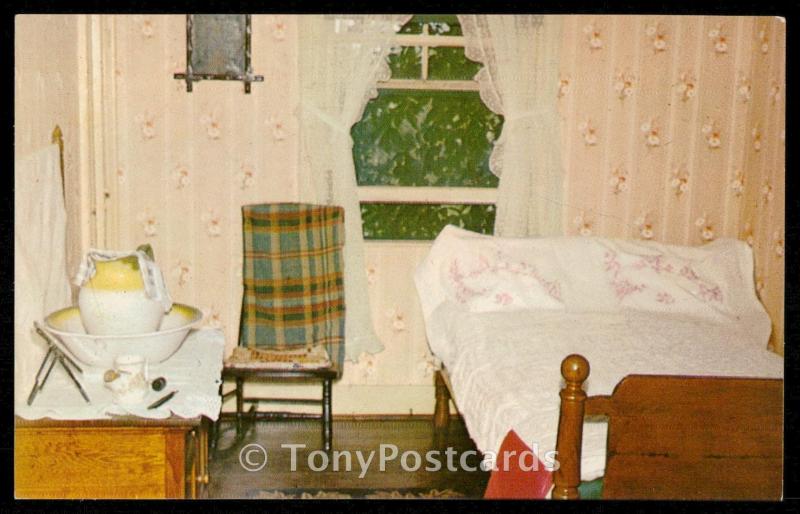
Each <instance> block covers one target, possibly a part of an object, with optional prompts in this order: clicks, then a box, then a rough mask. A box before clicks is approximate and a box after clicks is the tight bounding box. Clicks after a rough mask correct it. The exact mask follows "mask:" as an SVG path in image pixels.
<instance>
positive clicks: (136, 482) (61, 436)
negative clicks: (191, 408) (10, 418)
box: [14, 422, 206, 498]
mask: <svg viewBox="0 0 800 514" xmlns="http://www.w3.org/2000/svg"><path fill="white" fill-rule="evenodd" d="M96 425H97V424H96V423H95V424H94V425H93V424H92V423H91V422H87V423H86V425H81V424H80V422H69V426H57V425H55V426H36V425H35V424H32V423H31V424H30V426H19V425H18V426H17V427H16V429H15V445H14V456H15V464H14V486H15V493H16V496H17V498H184V497H187V496H188V497H195V496H196V494H197V487H196V485H197V484H198V482H201V484H202V479H201V480H198V479H197V476H198V475H200V476H201V477H202V476H203V474H204V473H205V469H206V467H205V463H204V462H203V457H204V452H201V451H199V450H200V448H199V445H200V443H201V441H202V440H204V439H205V438H204V437H201V435H200V434H198V431H199V430H201V426H199V425H198V426H153V425H152V424H151V425H147V426H119V425H117V426H113V425H111V426H102V424H101V426H96Z"/></svg>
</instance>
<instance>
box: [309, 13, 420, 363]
mask: <svg viewBox="0 0 800 514" xmlns="http://www.w3.org/2000/svg"><path fill="white" fill-rule="evenodd" d="M298 18H299V34H300V37H299V44H298V67H299V82H300V106H299V109H300V111H299V112H298V119H299V122H300V131H299V139H300V143H299V151H300V160H299V164H300V178H299V185H298V187H299V195H300V201H307V202H316V203H323V204H329V205H332V204H336V205H341V206H343V207H344V209H345V246H344V260H345V262H344V264H345V266H344V269H345V278H344V281H345V301H346V309H347V313H346V316H345V323H346V326H345V337H346V342H345V358H347V359H348V360H351V361H356V360H358V357H359V355H361V354H362V353H363V352H367V353H376V352H379V351H381V350H382V349H383V344H382V343H381V342H380V340H379V339H378V337H377V336H376V335H375V331H374V329H373V325H372V317H371V314H370V308H369V297H368V292H367V276H366V270H365V265H364V240H363V237H362V233H361V211H360V207H359V202H358V192H357V188H356V186H357V184H356V174H355V168H354V165H353V140H352V139H351V137H350V128H351V127H352V126H353V124H354V123H356V122H357V121H358V120H360V119H361V116H362V115H363V113H364V108H365V107H366V104H367V102H368V101H369V100H370V99H372V98H374V97H375V96H377V94H378V92H377V89H376V83H377V82H378V81H379V80H385V79H388V78H389V76H390V70H389V65H388V63H387V61H386V56H387V55H388V53H389V50H390V48H391V46H392V41H393V39H394V35H395V33H396V32H397V31H398V30H399V29H400V27H401V26H402V25H403V24H404V23H405V22H406V21H407V20H408V19H409V18H410V16H408V15H341V16H338V15H337V16H334V15H324V16H323V15H313V16H299V17H298Z"/></svg>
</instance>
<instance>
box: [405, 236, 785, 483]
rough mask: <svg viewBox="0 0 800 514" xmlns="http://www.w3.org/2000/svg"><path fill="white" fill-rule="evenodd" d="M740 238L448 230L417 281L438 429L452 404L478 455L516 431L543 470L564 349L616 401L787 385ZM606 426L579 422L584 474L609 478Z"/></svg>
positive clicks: (594, 387)
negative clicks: (641, 392)
mask: <svg viewBox="0 0 800 514" xmlns="http://www.w3.org/2000/svg"><path fill="white" fill-rule="evenodd" d="M752 270H753V262H752V253H751V251H750V248H749V247H747V245H746V244H745V243H742V242H740V241H735V240H718V241H714V242H712V243H709V244H707V245H704V246H703V247H691V248H690V247H678V246H670V245H663V244H658V243H652V242H638V241H617V240H609V239H603V238H594V237H588V238H569V237H563V238H519V239H516V238H499V237H491V236H484V235H480V234H475V233H472V232H468V231H465V230H462V229H458V228H456V227H452V226H449V227H446V228H445V229H444V230H443V231H442V233H441V234H440V235H439V237H437V239H436V241H435V242H434V245H433V246H432V248H431V252H430V253H429V255H428V256H427V257H426V259H425V260H424V261H423V262H422V263H421V264H420V266H419V268H418V269H417V273H416V275H415V282H416V285H417V289H418V292H419V296H420V303H421V306H422V311H423V316H424V318H425V323H426V332H427V336H428V342H429V346H430V348H431V351H432V352H433V354H434V355H435V356H436V357H437V358H439V359H440V360H441V362H442V365H443V366H442V370H441V371H440V372H439V373H437V376H436V381H437V387H436V391H437V407H436V414H435V416H434V422H435V425H436V426H437V427H438V428H440V429H441V428H442V427H444V426H445V425H446V423H447V413H448V407H447V401H448V400H449V397H450V396H452V398H453V400H454V401H455V403H456V405H457V407H458V410H459V413H460V414H461V416H462V418H463V419H464V422H465V424H466V426H467V430H468V431H469V433H470V436H471V437H472V439H473V440H474V442H475V444H476V446H477V448H478V450H479V451H481V452H482V453H484V454H487V453H496V452H497V451H498V450H499V449H500V448H501V446H502V443H503V441H504V439H505V438H506V437H507V435H508V434H509V433H510V431H514V432H515V433H516V434H518V435H519V437H520V438H521V439H522V440H523V441H525V442H526V443H527V444H528V445H529V446H530V447H531V448H535V450H536V454H537V456H538V457H539V460H540V461H541V462H542V463H546V462H547V461H548V460H552V459H551V457H552V455H553V453H552V452H554V451H555V450H556V439H557V435H558V420H559V412H560V411H559V409H560V399H559V390H560V389H561V386H562V376H561V374H560V367H561V363H562V360H563V359H564V358H565V357H566V356H567V355H570V354H580V355H582V356H584V357H585V358H586V359H588V361H589V362H592V367H593V371H592V374H591V376H590V377H589V378H588V379H587V380H586V382H585V383H583V384H582V387H583V389H585V391H586V393H587V394H589V395H595V396H596V395H610V394H612V392H613V391H614V388H615V387H616V385H617V384H618V383H619V382H620V381H622V379H623V378H625V377H626V376H628V375H631V374H644V375H675V376H689V375H691V376H704V377H713V376H718V377H749V378H760V379H782V377H783V359H782V358H781V357H780V356H778V355H776V354H774V353H772V352H770V351H768V350H766V345H767V341H768V339H769V335H770V331H771V325H770V320H769V317H768V316H767V314H766V312H765V311H764V309H763V307H762V306H761V304H760V303H759V301H758V299H757V298H756V296H755V288H754V285H753V279H752ZM606 442H607V424H606V423H602V422H600V423H585V424H584V426H583V431H582V442H581V451H580V461H579V462H580V476H579V478H580V480H583V481H591V480H594V479H597V478H600V477H602V476H603V475H604V472H605V466H606Z"/></svg>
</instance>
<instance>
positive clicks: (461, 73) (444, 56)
mask: <svg viewBox="0 0 800 514" xmlns="http://www.w3.org/2000/svg"><path fill="white" fill-rule="evenodd" d="M480 69H481V64H480V63H478V62H475V61H470V60H469V59H467V57H466V56H465V55H464V49H463V48H454V47H447V46H440V47H431V48H429V49H428V79H430V80H472V78H473V77H474V76H475V74H476V73H478V71H479V70H480Z"/></svg>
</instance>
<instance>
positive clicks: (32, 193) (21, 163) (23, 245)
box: [14, 145, 71, 403]
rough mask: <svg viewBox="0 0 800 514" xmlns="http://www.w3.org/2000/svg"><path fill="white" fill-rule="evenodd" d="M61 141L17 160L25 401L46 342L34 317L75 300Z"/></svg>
mask: <svg viewBox="0 0 800 514" xmlns="http://www.w3.org/2000/svg"><path fill="white" fill-rule="evenodd" d="M66 230H67V214H66V210H65V209H64V193H63V189H62V185H61V166H60V156H59V151H58V146H57V145H49V146H47V147H45V148H43V149H41V150H38V151H36V152H34V153H32V154H30V155H28V156H26V157H24V158H21V159H16V160H15V161H14V391H15V393H14V394H15V401H17V402H19V401H22V402H23V403H24V402H25V398H27V395H28V392H29V391H30V388H31V386H32V385H33V382H34V378H35V375H36V370H37V369H38V366H39V363H40V362H41V361H42V359H43V358H44V355H45V352H46V345H45V343H44V341H42V340H41V338H40V337H39V336H38V335H37V334H36V332H35V331H34V329H33V322H34V321H37V320H42V319H43V318H44V317H45V315H47V314H49V313H50V312H52V311H54V310H57V309H60V308H62V307H66V306H68V305H69V304H70V301H71V298H70V287H69V274H68V273H67V261H66V245H65V242H66Z"/></svg>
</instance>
